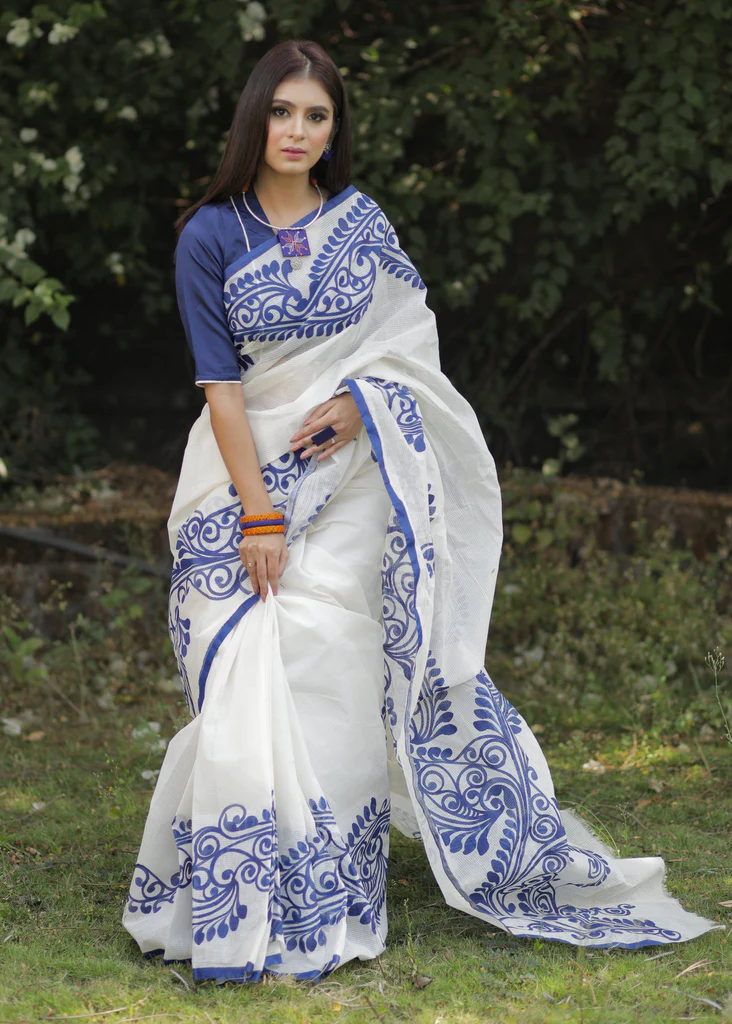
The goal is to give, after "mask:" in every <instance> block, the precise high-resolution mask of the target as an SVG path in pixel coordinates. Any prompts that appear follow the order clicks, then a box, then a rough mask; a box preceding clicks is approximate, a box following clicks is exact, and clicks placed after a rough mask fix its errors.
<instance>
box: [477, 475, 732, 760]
mask: <svg viewBox="0 0 732 1024" xmlns="http://www.w3.org/2000/svg"><path fill="white" fill-rule="evenodd" d="M508 496H509V500H508V501H507V504H506V507H505V509H504V518H505V521H506V544H505V546H504V553H503V556H502V562H501V570H500V573H499V581H498V591H497V594H496V601H495V610H494V613H493V619H492V623H491V632H490V643H489V648H488V657H487V666H488V670H489V672H490V673H491V676H492V678H493V679H494V680H495V681H496V684H497V685H498V686H499V687H500V688H501V689H503V690H505V691H507V692H508V693H509V694H510V695H511V696H512V699H514V700H515V703H516V704H517V705H518V707H519V708H520V709H521V710H522V712H524V713H525V714H526V716H527V718H528V720H529V721H530V722H531V723H532V725H536V726H537V729H538V731H540V732H541V731H542V730H543V732H544V733H546V734H547V736H549V737H551V739H552V740H555V739H556V738H558V737H565V736H566V735H567V733H568V731H571V730H572V729H579V728H582V729H589V728H595V729H600V730H604V731H606V732H613V731H623V730H631V731H638V732H639V733H644V734H647V735H650V736H653V737H654V738H656V739H660V738H664V737H669V736H674V737H679V736H683V737H687V738H693V739H699V738H701V739H702V740H703V739H709V740H713V739H715V738H720V739H722V738H723V737H724V736H725V734H726V726H727V722H728V720H729V716H730V715H731V714H732V691H731V690H730V688H729V685H728V683H727V684H726V685H725V683H724V680H723V678H722V677H721V671H722V668H721V667H719V671H718V672H717V673H716V675H715V677H714V682H712V680H711V679H710V678H707V675H708V673H706V672H705V671H704V664H705V659H706V656H707V652H709V651H713V650H714V649H715V648H720V649H721V650H722V651H724V650H729V649H730V647H732V617H730V611H729V609H730V594H731V593H732V572H731V571H730V565H729V558H728V553H727V552H726V551H723V552H720V553H716V554H713V555H710V556H709V557H708V558H707V559H705V560H704V561H703V562H701V561H699V560H698V559H697V558H696V557H695V556H694V554H693V552H692V551H691V550H682V549H679V548H675V547H673V546H672V544H671V532H670V531H669V530H668V529H666V528H660V529H658V530H656V531H655V532H654V533H653V534H652V535H651V534H650V531H648V529H647V527H646V524H645V522H644V521H643V520H639V521H637V522H636V523H635V524H634V530H635V543H634V548H635V550H634V553H633V554H632V555H624V556H614V555H612V554H610V553H609V552H607V551H604V550H601V549H599V548H598V547H597V545H596V542H595V537H594V531H595V526H596V523H595V519H596V514H597V513H596V512H592V511H591V510H590V509H589V508H588V506H587V505H586V504H583V502H582V501H581V500H577V499H576V498H574V499H573V498H572V496H571V495H569V494H566V493H562V492H561V491H559V490H557V491H556V492H555V493H554V494H553V495H552V497H551V498H550V500H539V499H538V498H536V497H535V496H534V495H533V494H532V487H531V480H530V479H529V480H527V481H526V482H524V483H523V484H522V482H521V480H519V481H518V483H515V482H514V484H513V486H512V487H511V488H510V489H508ZM716 657H717V660H716V661H715V664H717V665H718V666H719V665H720V660H719V659H720V658H721V655H719V654H718V655H717V656H716ZM707 663H708V661H707ZM723 665H724V658H721V666H723ZM720 679H722V681H721V682H720Z"/></svg>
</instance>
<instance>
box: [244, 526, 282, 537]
mask: <svg viewBox="0 0 732 1024" xmlns="http://www.w3.org/2000/svg"><path fill="white" fill-rule="evenodd" d="M284 532H285V527H284V526H250V527H249V529H248V530H247V529H246V527H245V528H244V530H242V534H243V535H244V536H245V537H251V536H253V535H254V534H255V533H284Z"/></svg>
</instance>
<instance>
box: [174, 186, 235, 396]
mask: <svg viewBox="0 0 732 1024" xmlns="http://www.w3.org/2000/svg"><path fill="white" fill-rule="evenodd" d="M175 288H176V295H177V298H178V309H179V311H180V316H181V320H182V321H183V329H184V331H185V335H186V340H187V341H188V346H189V348H190V350H191V352H192V354H193V360H194V362H195V365H196V384H198V385H199V386H203V385H204V384H214V383H236V384H238V383H239V382H240V380H241V374H240V370H239V364H238V362H237V358H236V349H235V348H234V342H233V339H232V337H231V333H230V332H229V327H228V324H227V322H226V312H225V310H224V245H223V233H222V230H221V227H220V217H219V213H218V211H217V210H216V209H215V207H212V206H203V207H201V209H200V210H198V212H197V213H196V214H195V215H194V216H193V217H192V218H191V220H189V221H188V223H187V224H186V226H185V227H184V229H183V231H182V232H181V235H180V238H179V239H178V245H177V247H176V250H175Z"/></svg>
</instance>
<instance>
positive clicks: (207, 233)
mask: <svg viewBox="0 0 732 1024" xmlns="http://www.w3.org/2000/svg"><path fill="white" fill-rule="evenodd" d="M223 205H224V204H223V203H205V204H204V205H203V206H199V207H198V209H197V210H196V212H195V213H194V214H193V216H192V217H191V218H190V219H189V220H187V221H186V223H185V224H184V226H183V230H182V231H181V233H180V236H179V243H180V242H182V241H184V240H185V242H186V243H188V244H190V243H192V242H206V241H210V240H212V239H214V238H220V237H221V235H222V234H223V225H222V219H221V207H222V206H223Z"/></svg>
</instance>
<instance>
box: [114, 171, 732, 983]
mask: <svg viewBox="0 0 732 1024" xmlns="http://www.w3.org/2000/svg"><path fill="white" fill-rule="evenodd" d="M309 234H310V244H311V248H312V251H313V253H315V254H316V255H314V256H313V257H312V258H311V259H310V260H309V261H306V262H305V265H304V266H302V267H300V268H298V269H295V268H293V266H292V264H291V262H290V261H289V260H288V259H283V258H282V256H281V254H280V249H279V246H278V244H277V242H276V240H275V239H274V237H273V241H272V243H271V244H270V243H265V244H262V245H259V246H258V247H256V248H255V249H253V250H252V251H251V252H249V253H248V254H247V255H246V256H245V257H243V258H242V259H240V260H239V261H238V262H237V263H235V264H234V265H232V266H231V267H229V268H228V270H227V273H226V278H227V280H226V284H225V289H224V304H225V308H226V311H227V317H228V322H229V326H230V329H231V333H232V335H233V338H234V341H235V344H236V347H237V352H238V356H239V361H240V364H241V365H242V366H243V367H244V369H243V370H242V387H243V389H244V396H245V402H246V408H247V412H248V417H249V422H250V424H251V427H252V431H253V434H254V438H255V441H256V445H257V452H258V455H259V461H260V465H261V467H262V473H263V477H264V480H265V483H266V485H267V488H268V490H269V492H270V495H271V499H272V502H273V504H274V507H275V508H278V509H282V510H283V511H284V513H285V523H286V528H287V532H286V540H287V544H288V549H289V556H290V557H289V561H288V564H287V567H286V569H285V571H284V573H283V576H282V578H281V582H280V592H279V594H278V595H277V596H276V597H274V596H273V595H271V594H270V596H269V597H268V599H267V600H266V602H262V601H261V600H260V599H259V598H258V597H257V596H256V595H254V594H253V592H252V588H251V585H250V581H249V578H248V576H247V574H246V569H245V568H244V567H243V566H242V564H241V561H240V559H239V555H238V540H239V515H240V513H241V506H240V504H239V502H238V498H237V495H236V492H235V490H234V488H233V485H232V483H231V481H230V479H229V478H228V475H227V471H226V468H225V466H224V463H223V461H222V459H221V456H220V454H219V451H218V447H217V445H216V441H215V439H214V436H213V433H212V430H211V426H210V420H209V416H208V408H207V407H205V408H204V410H203V412H202V413H201V416H200V417H199V419H198V420H197V422H196V423H195V424H194V426H193V428H192V430H191V434H190V438H189V441H188V445H187V448H186V452H185V457H184V461H183V467H182V470H181V476H180V481H179V485H178V489H177V492H176V496H175V500H174V503H173V508H172V512H171V515H170V521H169V531H170V542H171V548H172V551H173V554H174V558H175V564H174V568H173V577H172V585H171V594H170V634H171V637H172V640H173V645H174V648H175V652H176V657H177V661H178V666H179V670H180V674H181V679H182V682H183V688H184V692H185V696H186V700H187V702H188V705H189V709H190V712H191V716H192V718H191V721H190V723H189V724H188V725H186V726H185V728H183V729H182V730H181V731H180V732H179V733H178V734H177V735H176V736H175V737H174V739H173V740H172V741H171V743H170V745H169V747H168V750H167V752H166V755H165V760H164V763H163V766H162V769H161V772H160V776H159V778H158V782H157V785H156V788H155V792H154V794H153V797H152V803H151V807H150V812H149V816H148V820H147V824H146V827H145V831H144V835H143V839H142V845H141V849H140V854H139V858H138V863H137V864H136V866H135V870H134V872H133V876H132V880H131V885H130V892H129V897H128V900H127V905H126V909H125V914H124V924H125V927H126V928H127V929H128V930H129V931H130V933H131V934H132V935H133V937H134V938H135V940H136V941H137V943H138V944H139V946H140V948H141V950H142V951H143V952H144V953H146V954H150V955H152V954H154V953H162V955H163V956H164V958H165V959H166V960H178V959H190V960H191V961H192V966H193V973H194V977H196V978H200V979H203V978H215V979H218V980H227V979H230V980H237V981H249V980H256V979H257V978H259V977H261V975H262V973H263V972H264V971H268V972H272V973H274V974H292V975H295V976H296V977H300V978H318V977H322V976H323V975H325V974H327V973H328V972H330V971H332V970H333V969H334V968H335V967H336V966H338V965H339V964H342V963H344V962H346V961H347V960H349V959H352V958H354V957H360V958H362V959H367V958H371V957H374V956H377V955H378V954H379V953H380V952H382V951H383V949H384V947H385V942H386V932H387V916H386V905H385V892H386V873H387V864H388V847H389V825H390V823H391V824H393V825H395V826H396V827H397V828H399V829H400V830H401V831H402V832H404V833H406V834H407V835H409V836H414V837H416V838H420V839H421V840H422V842H423V844H424V847H425V850H426V853H427V856H428V859H429V863H430V866H431V868H432V871H433V872H434V875H435V877H436V879H437V881H438V883H439V885H440V888H441V890H442V892H443V894H444V897H445V900H446V901H447V902H448V903H449V904H450V905H451V906H453V907H456V908H458V909H460V910H463V911H465V912H466V913H468V914H472V915H474V916H476V917H479V918H481V919H482V920H484V921H485V922H486V924H488V925H490V926H493V927H500V928H503V929H505V930H506V931H509V932H511V933H512V934H514V935H523V936H530V937H541V938H544V939H555V940H559V941H563V942H569V943H573V944H576V945H585V946H599V947H608V946H615V947H624V948H636V947H638V946H644V945H652V944H660V943H669V942H677V941H681V940H685V939H690V938H692V937H694V936H696V935H699V934H701V933H702V932H704V931H706V930H708V929H709V928H712V927H715V926H714V925H713V924H712V923H711V922H710V921H707V920H705V919H704V918H701V917H698V916H696V915H694V914H691V913H688V912H686V911H685V910H683V908H682V907H681V906H680V905H679V903H678V902H677V901H676V900H675V899H674V898H672V897H671V896H670V895H669V894H668V893H667V892H666V890H665V887H664V881H663V880H664V864H663V861H662V860H661V859H660V858H657V857H643V858H633V859H622V860H619V859H616V858H614V857H613V856H612V854H611V852H610V850H609V849H608V848H606V847H605V846H603V845H602V844H601V843H600V842H599V841H598V839H597V838H596V837H595V836H594V835H593V834H592V833H591V831H590V830H589V829H588V828H587V827H586V825H585V824H584V823H583V822H582V821H581V820H580V819H579V818H578V817H577V816H575V815H574V814H572V813H570V812H567V811H564V810H561V811H560V809H559V808H558V805H557V802H556V799H555V797H554V791H553V787H552V781H551V776H550V773H549V770H548V767H547V764H546V761H545V759H544V756H543V754H542V752H541V749H540V747H539V745H538V743H537V741H536V739H535V737H534V736H533V734H532V733H531V731H530V729H529V728H528V726H527V725H526V723H525V722H524V720H523V719H522V718H521V716H520V715H519V714H518V712H517V711H516V710H515V709H514V708H513V707H512V706H511V705H510V704H509V703H508V701H506V699H505V698H504V697H503V696H502V695H501V694H500V693H499V692H498V690H497V689H496V688H495V686H494V685H493V683H492V682H491V680H490V679H489V677H488V675H487V673H486V671H485V668H484V658H485V647H486V640H487V633H488V623H489V618H490V613H491V605H492V600H493V594H494V589H495V585H496V575H497V572H498V563H499V556H500V549H501V541H502V528H501V500H500V491H499V486H498V482H497V477H496V471H495V465H494V462H493V459H492V457H491V455H490V453H489V451H488V449H487V447H486V444H485V440H484V438H483V435H482V433H481V430H480V428H479V425H478V422H477V419H476V416H475V414H474V412H473V410H472V408H471V407H470V405H469V404H468V402H467V401H466V400H465V399H464V398H463V397H462V396H461V395H460V394H459V393H458V392H457V391H456V390H455V388H454V387H453V386H452V385H451V383H450V382H449V380H448V379H447V378H446V377H445V376H444V374H442V373H441V371H440V363H439V356H438V344H437V334H436V330H435V323H434V317H433V314H432V313H431V311H430V310H429V309H428V307H427V306H426V304H425V290H424V285H423V284H422V282H421V280H420V278H419V276H418V274H417V272H416V270H415V268H414V266H413V265H412V263H411V262H410V261H409V259H408V258H407V256H406V255H405V254H404V252H403V251H402V250H401V249H400V247H399V244H398V241H397V238H396V235H395V234H394V231H393V229H392V227H391V225H390V224H389V223H388V221H387V220H386V218H385V216H384V214H383V212H382V211H381V209H380V208H379V207H378V206H377V205H376V204H375V203H374V202H373V201H372V200H371V199H369V198H368V197H367V196H365V195H363V194H362V193H360V192H358V191H357V190H356V189H355V188H353V187H352V186H351V187H349V188H347V189H345V190H344V191H343V192H341V193H339V194H338V195H336V196H334V197H333V198H332V199H331V200H329V201H328V202H327V203H326V204H325V207H324V210H323V214H322V216H321V217H320V219H319V220H318V221H317V223H316V224H315V225H313V226H312V227H311V228H309ZM346 388H348V390H349V391H350V393H351V394H352V395H353V397H354V399H355V401H356V403H357V405H358V408H359V411H360V413H361V416H362V419H363V423H364V428H363V429H362V430H361V432H360V433H359V435H358V437H357V439H356V440H355V441H354V442H351V443H349V444H348V445H346V446H345V447H344V448H342V449H341V450H339V451H337V452H336V453H335V454H334V456H333V457H331V458H327V459H324V460H322V461H321V462H317V461H316V459H315V458H310V459H308V460H301V459H299V456H298V453H297V452H295V453H290V452H289V451H288V449H289V447H290V442H289V438H290V437H291V435H292V434H293V433H294V432H295V431H296V430H297V429H299V428H300V427H301V426H302V423H303V421H304V419H305V418H306V417H307V415H308V414H309V413H310V412H311V411H312V410H313V409H314V408H315V407H316V406H317V405H318V404H320V403H321V402H323V401H324V400H326V399H327V398H329V397H330V396H331V395H333V394H334V393H336V392H337V391H339V390H345V389H346Z"/></svg>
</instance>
